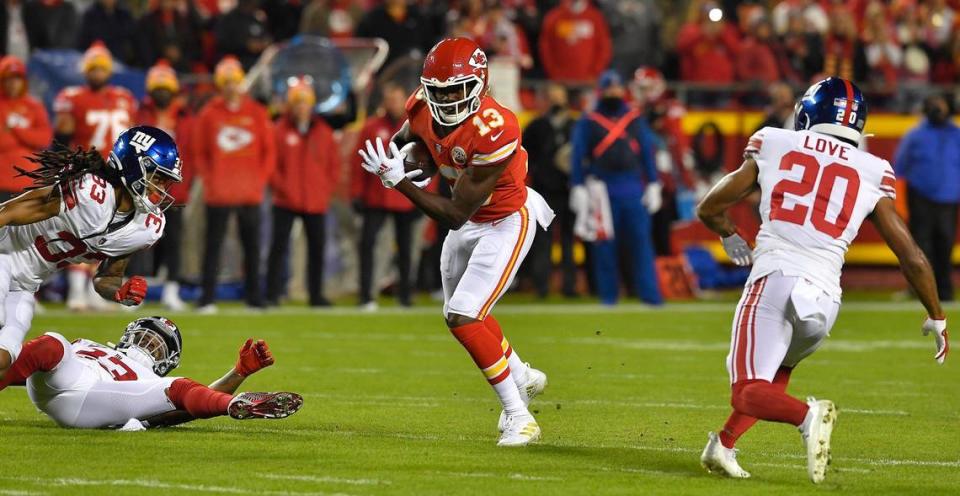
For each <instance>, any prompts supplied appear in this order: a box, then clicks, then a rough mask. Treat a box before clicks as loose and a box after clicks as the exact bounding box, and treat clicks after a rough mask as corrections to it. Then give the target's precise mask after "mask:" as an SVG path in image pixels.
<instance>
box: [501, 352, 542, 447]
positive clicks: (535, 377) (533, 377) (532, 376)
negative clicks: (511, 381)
mask: <svg viewBox="0 0 960 496" xmlns="http://www.w3.org/2000/svg"><path fill="white" fill-rule="evenodd" d="M546 388H547V374H544V373H543V372H541V371H539V370H537V369H535V368H533V367H531V366H530V364H529V363H527V375H526V377H524V380H523V383H522V384H521V383H519V382H518V383H517V389H519V390H520V398H521V399H523V404H524V405H527V406H529V405H530V401H532V400H533V399H534V398H536V397H537V396H540V393H543V390H544V389H546ZM506 422H507V414H506V412H504V411H503V410H500V420H499V421H498V422H497V430H498V431H499V432H503V430H504V428H505V427H504V426H505V425H506Z"/></svg>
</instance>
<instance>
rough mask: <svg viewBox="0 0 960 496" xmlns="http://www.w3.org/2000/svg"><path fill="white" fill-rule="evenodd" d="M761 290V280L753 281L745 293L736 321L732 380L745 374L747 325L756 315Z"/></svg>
mask: <svg viewBox="0 0 960 496" xmlns="http://www.w3.org/2000/svg"><path fill="white" fill-rule="evenodd" d="M762 290H763V280H762V279H761V280H759V281H754V283H753V284H752V285H751V286H750V290H749V292H748V293H747V299H746V301H745V302H744V304H743V307H742V308H741V309H740V319H739V322H738V323H737V339H736V347H735V349H734V355H733V382H737V381H740V380H743V379H744V378H745V376H746V375H747V364H746V355H747V352H748V350H747V346H748V343H747V334H748V333H749V326H750V324H751V322H752V321H753V318H754V317H756V310H757V307H756V305H757V301H759V300H760V291H762Z"/></svg>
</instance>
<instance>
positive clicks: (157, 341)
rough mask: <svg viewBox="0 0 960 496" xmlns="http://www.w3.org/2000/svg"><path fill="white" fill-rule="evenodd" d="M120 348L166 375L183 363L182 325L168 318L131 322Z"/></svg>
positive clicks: (146, 318) (142, 363)
mask: <svg viewBox="0 0 960 496" xmlns="http://www.w3.org/2000/svg"><path fill="white" fill-rule="evenodd" d="M117 350H119V351H122V352H123V354H124V355H127V356H128V357H129V358H130V359H132V360H133V361H135V362H137V363H139V364H141V365H143V366H145V367H149V368H151V369H152V370H153V371H154V373H156V374H157V375H159V376H160V377H163V376H165V375H167V374H169V373H170V371H171V370H173V369H175V368H177V366H179V365H180V352H181V351H182V350H183V338H182V337H181V336H180V328H178V327H177V325H176V324H174V323H173V321H172V320H170V319H167V318H164V317H144V318H141V319H137V320H134V321H133V322H131V323H129V324H127V328H126V330H124V331H123V336H122V337H121V338H120V344H118V345H117Z"/></svg>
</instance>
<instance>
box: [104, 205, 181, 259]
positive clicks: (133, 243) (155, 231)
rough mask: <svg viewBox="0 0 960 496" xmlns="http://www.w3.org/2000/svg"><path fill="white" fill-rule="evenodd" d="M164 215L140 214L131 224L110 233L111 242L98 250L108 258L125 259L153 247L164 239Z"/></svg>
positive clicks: (165, 222)
mask: <svg viewBox="0 0 960 496" xmlns="http://www.w3.org/2000/svg"><path fill="white" fill-rule="evenodd" d="M166 224H167V220H166V218H165V217H164V215H163V214H162V213H161V214H160V215H156V214H152V213H145V214H142V213H138V214H136V216H135V217H134V218H133V219H132V220H131V221H130V223H129V224H127V225H126V226H123V227H122V228H120V229H118V230H116V231H113V232H111V233H110V242H109V243H105V244H103V245H102V246H98V247H97V250H98V251H99V252H100V253H102V254H104V255H106V256H108V257H123V256H126V255H129V254H131V253H135V252H138V251H140V250H143V249H146V248H149V247H151V246H153V245H154V244H155V243H156V242H157V241H159V240H160V238H162V237H163V230H164V228H165V227H166Z"/></svg>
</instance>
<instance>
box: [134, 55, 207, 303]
mask: <svg viewBox="0 0 960 496" xmlns="http://www.w3.org/2000/svg"><path fill="white" fill-rule="evenodd" d="M146 89H147V96H146V97H145V98H144V99H143V102H142V103H141V105H140V111H139V112H138V113H137V123H138V124H142V125H147V126H155V127H158V128H160V129H163V130H164V131H166V133H167V134H169V135H170V136H172V137H173V138H174V139H175V140H176V141H177V148H178V149H179V151H180V160H181V161H182V162H183V164H184V166H183V168H182V174H183V181H181V182H179V183H176V184H174V185H173V186H172V187H171V188H170V190H169V191H168V193H170V195H171V196H173V199H174V206H173V208H169V209H167V211H166V212H164V217H165V218H166V221H167V223H166V225H165V226H164V229H163V237H162V238H160V241H157V244H155V245H154V246H153V271H152V272H151V273H152V274H154V275H156V274H157V273H158V272H159V270H160V268H161V267H163V268H165V269H166V277H165V283H164V285H163V294H162V296H161V301H162V302H163V304H164V305H165V306H166V307H167V308H168V309H170V310H174V311H181V310H184V309H185V307H186V305H184V303H183V300H181V299H180V248H181V241H182V239H183V237H182V234H183V209H182V208H181V207H183V206H184V205H186V203H187V201H188V200H189V199H190V186H191V185H192V183H193V176H194V173H195V167H196V166H195V164H194V161H193V157H192V146H191V144H192V143H191V142H192V140H193V136H192V134H191V131H192V129H191V125H192V118H191V116H190V114H189V113H188V112H187V108H186V102H185V101H184V100H183V98H181V97H180V82H179V81H178V80H177V73H176V72H175V71H174V70H173V68H171V67H170V65H169V64H167V63H166V61H164V60H161V61H160V62H158V63H157V64H156V65H154V66H153V67H151V68H150V70H149V71H147V84H146Z"/></svg>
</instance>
